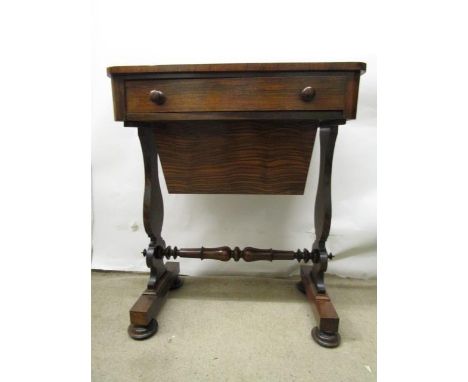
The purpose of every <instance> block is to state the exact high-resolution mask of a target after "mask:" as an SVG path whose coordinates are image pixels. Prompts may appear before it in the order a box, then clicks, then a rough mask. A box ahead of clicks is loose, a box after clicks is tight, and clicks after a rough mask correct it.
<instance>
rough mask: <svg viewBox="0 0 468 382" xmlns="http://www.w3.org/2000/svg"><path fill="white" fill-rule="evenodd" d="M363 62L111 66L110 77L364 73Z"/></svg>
mask: <svg viewBox="0 0 468 382" xmlns="http://www.w3.org/2000/svg"><path fill="white" fill-rule="evenodd" d="M365 70H366V64H365V63H363V62H285V63H250V64H237V63H236V64H192V65H138V66H111V67H109V68H107V74H108V75H119V74H135V73H140V74H141V73H144V74H152V73H186V72H192V73H213V72H276V71H291V72H293V71H357V72H358V73H361V74H362V73H364V72H365Z"/></svg>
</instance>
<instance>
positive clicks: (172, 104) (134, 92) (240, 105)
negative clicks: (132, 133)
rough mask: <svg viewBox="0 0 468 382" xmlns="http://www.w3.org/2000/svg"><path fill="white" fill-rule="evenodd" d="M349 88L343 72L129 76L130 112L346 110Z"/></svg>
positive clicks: (128, 99)
mask: <svg viewBox="0 0 468 382" xmlns="http://www.w3.org/2000/svg"><path fill="white" fill-rule="evenodd" d="M306 88H307V89H306ZM304 89H306V90H304ZM345 89H346V77H345V76H338V75H330V76H328V75H316V76H312V75H311V76H307V75H305V76H285V77H250V78H247V77H243V78H211V79H206V78H205V79H167V80H166V79H161V80H128V81H126V82H125V94H126V95H125V97H126V111H127V113H170V112H207V111H219V112H221V111H275V110H277V111H282V110H284V111H287V110H342V109H343V108H344V104H345Z"/></svg>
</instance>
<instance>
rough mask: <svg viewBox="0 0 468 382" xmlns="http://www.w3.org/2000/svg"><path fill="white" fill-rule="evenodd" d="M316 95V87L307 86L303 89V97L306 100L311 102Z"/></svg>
mask: <svg viewBox="0 0 468 382" xmlns="http://www.w3.org/2000/svg"><path fill="white" fill-rule="evenodd" d="M314 97H315V89H314V88H313V87H311V86H307V87H305V88H304V89H302V91H301V98H302V100H303V101H305V102H310V101H312V100H313V99H314Z"/></svg>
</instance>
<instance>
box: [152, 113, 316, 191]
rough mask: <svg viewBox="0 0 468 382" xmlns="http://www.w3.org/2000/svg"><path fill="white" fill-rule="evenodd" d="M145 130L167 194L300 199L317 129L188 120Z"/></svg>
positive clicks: (299, 125)
mask: <svg viewBox="0 0 468 382" xmlns="http://www.w3.org/2000/svg"><path fill="white" fill-rule="evenodd" d="M149 130H151V131H152V133H153V136H154V139H155V142H156V145H157V147H158V152H159V154H160V159H161V164H162V168H163V172H164V176H165V178H166V184H167V188H168V191H169V193H176V194H178V193H182V194H277V195H302V194H303V193H304V188H305V183H306V179H307V173H308V169H309V163H310V158H311V155H312V149H313V145H314V140H315V135H316V130H317V128H316V124H314V123H312V122H303V121H301V122H292V121H203V122H200V121H191V122H171V123H158V124H154V125H153V127H151V128H149Z"/></svg>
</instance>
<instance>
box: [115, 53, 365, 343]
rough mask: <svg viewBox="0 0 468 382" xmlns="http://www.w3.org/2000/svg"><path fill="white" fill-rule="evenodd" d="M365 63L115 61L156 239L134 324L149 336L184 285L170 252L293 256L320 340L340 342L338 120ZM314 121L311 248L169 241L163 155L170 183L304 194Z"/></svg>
mask: <svg viewBox="0 0 468 382" xmlns="http://www.w3.org/2000/svg"><path fill="white" fill-rule="evenodd" d="M365 69H366V64H364V63H361V62H344V63H276V64H275V63H273V64H270V63H268V64H267V63H265V64H214V65H206V64H202V65H160V66H128V67H125V66H116V67H110V68H108V71H107V72H108V75H109V77H111V80H112V94H113V102H114V118H115V120H116V121H123V122H124V125H125V126H127V127H137V128H138V135H139V138H140V142H141V147H142V152H143V161H144V167H145V192H144V203H143V219H144V226H145V230H146V233H147V234H148V236H149V238H150V243H149V246H148V247H147V249H145V250H144V251H143V254H144V255H145V257H146V264H147V265H148V267H149V269H150V277H149V280H148V285H147V289H146V290H145V292H144V293H143V294H142V295H141V297H140V298H139V299H138V301H137V302H136V303H135V305H134V306H133V307H132V309H131V311H130V321H131V325H130V327H129V329H128V333H129V335H130V336H131V337H132V338H134V339H146V338H149V337H150V336H152V335H153V334H154V333H156V331H157V330H158V322H157V320H156V316H157V314H158V312H159V310H160V309H161V307H162V305H163V303H164V301H165V299H166V298H167V295H168V291H169V290H173V289H177V288H179V287H181V286H182V279H181V278H180V277H179V276H178V273H179V266H178V263H173V262H167V263H166V264H164V258H166V259H169V258H171V257H172V258H174V259H175V258H177V257H183V258H199V259H202V260H203V259H213V260H220V261H229V260H231V259H233V260H234V261H239V260H240V259H243V260H245V261H247V262H251V261H261V260H267V261H273V260H296V261H301V262H304V263H307V262H309V261H311V262H312V266H305V265H304V266H301V281H300V283H299V284H298V287H299V289H300V290H301V291H303V292H304V293H306V295H307V298H308V300H309V301H310V303H311V306H312V310H313V312H314V315H315V316H316V319H317V322H318V326H317V327H315V328H314V329H313V330H312V337H313V339H314V340H315V341H316V342H317V343H318V344H319V345H321V346H324V347H335V346H338V344H339V342H340V335H339V334H338V324H339V319H338V316H337V314H336V311H335V308H334V307H333V304H332V303H331V301H330V298H329V296H328V294H327V291H326V288H325V280H324V275H325V272H326V270H327V264H328V260H329V259H331V258H332V255H331V254H330V253H328V251H327V248H326V241H327V238H328V236H329V233H330V226H331V212H332V204H331V172H332V162H333V152H334V145H335V140H336V136H337V132H338V126H339V125H344V124H345V123H346V121H347V120H350V119H354V118H355V117H356V110H357V100H358V91H359V81H360V76H361V74H362V73H364V71H365ZM317 130H319V131H320V170H319V181H318V189H317V196H316V202H315V232H316V240H315V242H314V243H313V245H312V246H311V249H310V250H308V249H304V250H297V251H287V250H286V251H283V250H274V249H258V248H253V247H246V248H244V249H242V250H241V249H240V248H238V247H235V248H233V249H231V248H229V247H226V246H225V247H218V248H203V247H201V248H181V249H178V248H177V247H174V248H172V247H166V244H165V242H164V240H163V238H162V236H161V230H162V224H163V216H164V209H163V201H162V195H161V189H160V185H159V174H158V158H159V159H160V161H161V166H162V168H163V172H164V176H165V178H166V184H167V187H168V191H169V193H205V194H217V193H218V194H220V193H222V194H278V195H301V194H303V193H304V187H305V184H306V179H307V175H308V170H309V165H310V159H311V155H312V150H313V146H314V141H315V137H316V133H317Z"/></svg>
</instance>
